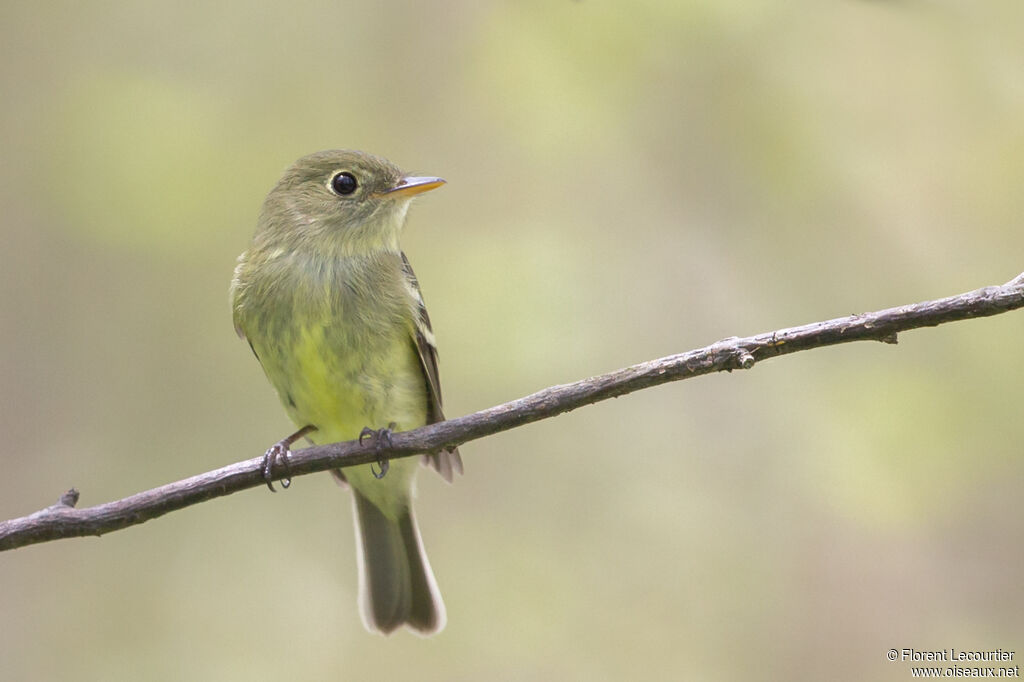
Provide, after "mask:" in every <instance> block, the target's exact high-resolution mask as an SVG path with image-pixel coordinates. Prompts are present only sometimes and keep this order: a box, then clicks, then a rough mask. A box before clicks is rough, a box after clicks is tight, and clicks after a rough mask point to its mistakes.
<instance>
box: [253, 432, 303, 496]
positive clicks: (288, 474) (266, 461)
mask: <svg viewBox="0 0 1024 682" xmlns="http://www.w3.org/2000/svg"><path fill="white" fill-rule="evenodd" d="M311 431H316V427H315V426H313V425H312V424H306V425H305V426H303V427H302V428H301V429H299V430H298V431H296V432H295V433H293V434H292V435H290V436H288V437H287V438H282V439H281V440H279V441H278V442H276V443H274V444H273V445H271V446H270V447H269V448H267V451H266V453H264V455H263V480H264V481H266V482H267V487H268V488H270V492H272V493H276V492H277V491H276V490H274V483H273V481H274V464H275V463H276V462H278V461H279V460H280V462H281V466H282V468H283V469H284V478H282V479H281V487H282V488H287V487H288V486H290V485H291V484H292V469H291V457H292V450H291V447H292V443H294V442H295V441H297V440H298V439H300V438H302V437H303V436H305V435H306V434H307V433H309V432H311Z"/></svg>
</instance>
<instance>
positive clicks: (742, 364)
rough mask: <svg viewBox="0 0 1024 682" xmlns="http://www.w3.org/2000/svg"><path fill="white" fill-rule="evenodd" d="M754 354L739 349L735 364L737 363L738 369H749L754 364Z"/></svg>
mask: <svg viewBox="0 0 1024 682" xmlns="http://www.w3.org/2000/svg"><path fill="white" fill-rule="evenodd" d="M754 362H756V361H755V360H754V355H753V354H752V353H750V352H748V351H745V350H744V351H740V353H739V355H737V356H736V364H737V365H739V368H740V369H750V368H751V367H753V366H754Z"/></svg>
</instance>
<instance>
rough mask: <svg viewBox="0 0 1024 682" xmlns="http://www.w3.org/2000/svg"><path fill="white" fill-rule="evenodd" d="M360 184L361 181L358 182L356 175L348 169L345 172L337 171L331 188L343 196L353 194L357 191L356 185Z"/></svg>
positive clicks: (332, 179)
mask: <svg viewBox="0 0 1024 682" xmlns="http://www.w3.org/2000/svg"><path fill="white" fill-rule="evenodd" d="M358 186H359V183H358V182H356V176H354V175H352V174H351V173H349V172H347V171H346V172H344V173H336V174H335V175H334V177H333V178H331V189H332V190H334V191H335V193H337V194H340V195H341V196H347V195H349V194H352V192H355V191H356V187H358Z"/></svg>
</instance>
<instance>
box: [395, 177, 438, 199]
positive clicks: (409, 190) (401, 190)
mask: <svg viewBox="0 0 1024 682" xmlns="http://www.w3.org/2000/svg"><path fill="white" fill-rule="evenodd" d="M443 184H444V180H442V179H441V178H431V177H414V176H409V177H405V178H402V179H401V180H399V181H398V184H397V185H395V186H394V187H392V188H391V189H389V190H387V191H385V192H384V194H401V195H403V196H407V197H411V196H413V195H414V194H420V193H422V192H429V191H430V190H432V189H437V188H438V187H440V186H441V185H443Z"/></svg>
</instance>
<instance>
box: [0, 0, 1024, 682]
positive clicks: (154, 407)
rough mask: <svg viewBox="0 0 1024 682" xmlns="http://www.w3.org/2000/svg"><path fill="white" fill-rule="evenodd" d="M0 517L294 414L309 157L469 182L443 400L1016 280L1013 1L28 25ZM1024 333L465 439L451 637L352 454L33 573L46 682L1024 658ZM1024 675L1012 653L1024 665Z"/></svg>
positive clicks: (433, 676) (24, 579)
mask: <svg viewBox="0 0 1024 682" xmlns="http://www.w3.org/2000/svg"><path fill="white" fill-rule="evenodd" d="M0 86H2V92H3V101H2V104H0V149H2V152H3V162H2V163H0V215H2V227H0V230H2V243H3V260H2V266H0V350H2V353H0V382H2V383H0V390H2V395H3V409H2V411H0V429H2V431H0V432H2V434H3V442H4V447H3V450H4V455H3V463H4V467H3V477H2V485H0V490H2V492H0V517H2V518H10V517H14V516H21V515H23V514H27V513H30V512H32V511H34V510H36V509H39V508H41V507H43V506H46V505H48V504H51V503H52V502H54V501H55V500H56V498H57V497H58V496H59V495H60V493H61V492H62V491H63V490H65V489H66V488H68V487H71V486H76V487H77V488H78V489H79V490H81V491H82V499H81V502H80V504H81V505H92V504H97V503H101V502H106V501H109V500H113V499H117V498H120V497H123V496H125V495H128V494H131V493H134V492H137V491H140V490H144V489H147V488H150V487H153V486H157V485H160V484H163V483H166V482H169V481H173V480H177V479H179V478H183V477H186V476H190V475H193V474H196V473H200V472H202V471H205V470H209V469H213V468H216V467H219V466H222V465H225V464H228V463H231V462H235V461H238V460H242V459H247V458H251V457H255V456H258V455H259V454H260V453H262V451H263V450H264V449H265V448H266V447H267V446H268V445H269V444H270V443H272V442H274V441H276V440H277V439H279V438H280V437H282V436H283V435H285V434H286V433H287V432H289V431H290V430H291V424H290V423H288V421H287V419H286V417H285V415H284V411H283V410H282V409H281V407H280V405H279V404H278V403H277V398H276V396H275V395H274V393H273V391H272V390H271V388H270V386H269V384H268V383H267V382H266V380H265V379H264V377H263V375H262V372H261V370H260V368H259V366H258V364H257V363H256V361H255V360H254V359H253V358H252V356H251V353H250V352H249V349H248V348H247V347H246V345H245V343H243V342H242V341H240V340H239V339H237V338H236V336H235V334H234V332H233V331H232V329H231V321H230V311H229V306H228V302H227V286H228V281H229V279H230V276H231V271H232V268H233V267H234V261H235V257H236V256H237V255H238V254H239V253H240V252H241V251H242V250H244V249H245V248H246V246H247V244H248V240H249V238H250V236H251V233H252V230H253V228H254V226H255V221H256V214H257V211H258V209H259V206H260V203H261V201H262V199H263V197H264V196H265V194H266V192H267V191H268V190H269V188H270V187H271V185H272V184H273V183H274V182H275V180H276V179H277V177H278V174H279V173H280V171H281V170H282V169H283V168H284V167H285V166H287V165H288V164H290V163H291V162H292V161H293V160H294V159H296V158H298V157H299V156H301V155H303V154H306V153H308V152H311V151H315V150H318V149H324V148H332V147H350V148H358V149H365V150H367V151H371V152H374V153H376V154H380V155H383V156H385V157H387V158H390V159H391V160H393V161H395V162H396V163H398V164H399V165H401V166H403V167H404V168H406V169H408V170H410V171H416V172H421V173H430V174H437V175H441V176H443V177H445V178H446V179H447V180H448V182H449V184H448V185H447V186H446V187H445V188H444V189H443V190H442V191H440V192H437V193H433V194H431V195H429V196H428V197H425V198H424V199H423V200H421V201H420V202H419V203H418V204H417V206H416V207H414V209H413V211H412V212H411V219H410V223H409V227H408V229H407V231H406V236H405V240H404V246H405V249H406V252H407V253H408V254H409V256H410V259H411V260H412V262H413V264H414V265H415V267H416V270H417V273H418V274H419V277H420V280H421V283H422V286H423V290H424V293H425V296H426V299H427V302H428V304H429V306H430V311H431V316H432V318H433V321H434V326H435V329H436V331H437V338H438V341H439V344H440V349H441V363H442V365H441V370H442V372H441V373H442V380H443V384H444V390H445V397H446V407H447V412H448V414H449V415H450V416H456V415H461V414H465V413H468V412H471V411H475V410H478V409H482V408H485V407H489V406H491V405H493V404H497V403H499V402H504V401H506V400H510V399H513V398H516V397H519V396H521V395H524V394H527V393H530V392H532V391H535V390H538V389H540V388H542V387H544V386H547V385H551V384H555V383H562V382H567V381H572V380H575V379H578V378H582V377H585V376H590V375H593V374H598V373H601V372H605V371H609V370H612V369H615V368H618V367H621V366H625V365H628V364H632V363H635V362H640V361H643V360H647V359H651V358H654V357H658V356H662V355H668V354H671V353H675V352H680V351H684V350H687V349H690V348H694V347H698V346H703V345H705V344H708V343H711V342H713V341H715V340H717V339H720V338H722V337H725V336H732V335H740V336H743V335H749V334H754V333H759V332H762V331H768V330H771V329H775V328H779V327H784V326H789V325H795V324H801V323H805V322H811V321H815V320H819V319H826V318H831V317H836V316H840V315H846V314H850V313H854V312H863V311H867V310H873V309H878V308H883V307H888V306H893V305H899V304H903V303H910V302H914V301H918V300H922V299H927V298H935V297H939V296H945V295H949V294H954V293H959V292H961V291H965V290H968V289H973V288H976V287H979V286H984V285H988V284H996V283H1000V282H1004V281H1006V280H1008V279H1010V278H1012V277H1013V276H1014V275H1016V274H1018V273H1019V272H1021V270H1024V258H1022V254H1024V230H1022V229H1021V228H1022V226H1021V216H1022V212H1024V192H1022V191H1021V186H1022V183H1024V4H1022V3H1020V2H1018V1H1017V0H1003V1H1001V2H996V1H992V2H985V3H965V2H952V1H942V0H935V1H928V0H905V1H902V2H895V1H893V2H885V1H880V0H874V1H867V0H865V1H857V0H837V1H833V2H818V1H811V0H801V1H798V2H786V3H777V2H776V3H773V2H759V1H755V2H751V1H749V0H743V1H740V0H726V1H715V2H710V1H709V2H679V1H677V2H673V1H669V0H664V1H656V0H640V1H637V2H631V3H624V2H605V1H598V0H583V1H581V2H572V1H570V0H563V1H557V2H552V1H551V0H546V1H543V2H542V1H539V0H536V1H531V2H514V3H513V2H473V1H470V0H461V1H460V0H450V1H448V2H434V3H416V2H397V1H396V2H386V3H356V2H310V3H300V4H298V5H294V4H293V5H291V6H286V4H285V3H268V4H256V3H243V2H209V3H166V2H163V3H156V2H128V1H127V0H112V1H109V2H107V1H104V2H92V3H71V2H49V3H30V2H19V1H13V2H10V1H9V2H5V3H3V4H2V5H0ZM1022 338H1024V314H1020V313H1016V314H1013V313H1011V314H1008V315H1003V316H1000V317H996V318H992V319H985V320H977V321H972V322H966V323H959V324H955V325H950V326H944V327H939V328H937V329H930V330H924V331H916V332H910V333H907V334H904V335H902V336H901V338H900V345H898V346H896V347H892V346H885V345H882V344H859V345H855V346H849V347H841V348H833V349H829V350H823V351H817V352H812V353H801V354H799V355H795V356H791V357H788V358H785V359H780V360H774V361H772V362H767V363H764V364H762V365H759V366H757V367H755V368H754V369H753V370H751V371H749V372H734V373H732V374H729V375H726V374H723V375H717V376H712V377H706V378H702V379H699V380H695V381H690V382H684V383H681V384H673V385H669V386H666V387H661V388H657V389H653V390H647V391H643V392H640V393H637V394H633V395H630V396H628V397H625V398H622V399H619V400H616V401H611V402H607V403H602V404H600V405H596V406H592V407H589V408H586V409H583V410H580V411H577V412H574V413H572V414H568V415H565V416H562V417H559V418H557V419H553V420H548V421H544V422H542V423H539V424H536V425H533V426H529V427H525V428H521V429H517V430H515V431H512V432H509V433H505V434H502V435H498V436H495V437H492V438H488V439H485V440H483V441H477V442H474V443H471V444H468V445H466V446H465V447H464V448H463V456H464V458H465V460H466V475H465V476H464V477H463V478H462V479H460V480H458V481H457V483H456V485H454V486H447V485H444V484H443V482H441V480H440V479H439V478H438V477H436V476H426V475H425V476H421V478H420V494H419V503H418V508H419V515H420V520H421V524H422V527H423V532H424V537H425V542H426V545H427V548H428V550H429V553H430V557H431V561H432V563H433V566H434V569H435V571H436V573H437V576H438V580H439V582H440V585H441V588H442V591H443V593H444V595H445V598H446V602H447V605H448V615H449V624H448V628H447V629H446V630H445V632H444V633H443V634H442V635H440V636H439V637H436V638H433V639H430V640H423V639H419V638H416V637H414V636H411V635H409V634H407V633H405V632H402V633H397V634H395V635H394V636H392V637H390V638H383V637H377V636H370V635H368V634H367V633H366V632H365V631H364V630H363V628H362V625H361V624H360V621H359V617H358V613H357V610H356V606H355V589H356V574H355V561H354V557H353V551H354V544H353V538H352V527H351V520H350V509H349V504H350V501H349V498H348V496H347V494H344V493H342V492H339V490H338V489H337V487H336V486H335V485H334V483H333V482H332V481H331V478H330V477H329V476H327V475H326V474H324V475H317V476H310V477H304V478H301V479H298V480H296V481H295V485H294V486H293V487H292V488H291V489H290V490H289V491H288V492H286V493H284V494H277V495H270V494H269V493H267V492H266V491H265V490H252V491H248V492H245V493H242V494H237V495H233V496H231V497H228V498H222V499H219V500H215V501H211V502H209V503H206V504H202V505H199V506H195V507H191V508H189V509H187V510H184V511H180V512H177V513H174V514H171V515H169V516H166V517H164V518H161V519H159V520H157V521H153V522H151V523H147V524H145V525H143V526H139V527H135V528H131V529H128V530H125V531H121V532H117V533H113V534H111V535H108V536H105V537H103V538H102V539H95V538H89V539H79V540H67V541H61V542H54V543H48V544H44V545H39V546H33V547H29V548H24V549H21V550H18V551H14V552H8V553H5V554H3V555H2V556H0V613H2V614H3V616H2V618H0V660H2V661H3V667H4V672H3V677H4V679H11V680H56V679H69V678H74V679H88V680H100V679H102V680H129V679H145V680H181V679H209V680H247V681H249V680H288V679H295V680H327V679H338V680H342V679H345V680H348V679H353V680H354V679H363V680H377V679H381V680H394V679H415V680H491V679H493V680H539V679H548V680H551V679H587V680H623V679H650V680H658V679H701V680H751V679H790V680H820V679H837V680H890V679H892V680H901V679H906V678H907V677H909V674H910V672H909V666H908V665H907V664H902V663H889V662H888V661H886V660H885V652H886V651H887V650H888V649H889V648H903V647H914V648H917V649H941V648H946V647H950V646H954V647H958V648H963V649H972V648H985V649H991V648H996V647H1001V648H1003V649H1009V650H1017V652H1018V659H1019V658H1020V657H1021V656H1024V615H1022V614H1024V588H1022V582H1021V573H1022V564H1024V549H1022V547H1024V544H1022V537H1024V514H1022V513H1021V504H1020V491H1021V484H1022V482H1024V460H1022V457H1021V455H1022V447H1024V420H1022V419H1021V407H1020V406H1021V399H1022V396H1024V387H1022V378H1024V356H1022V354H1021V352H1020V349H1021V339H1022ZM1015 662H1019V660H1017V661H1015Z"/></svg>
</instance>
